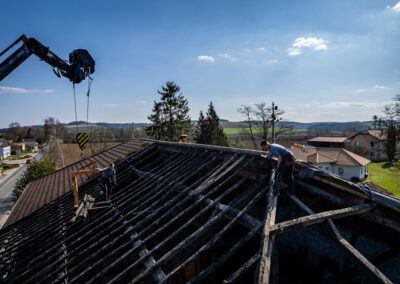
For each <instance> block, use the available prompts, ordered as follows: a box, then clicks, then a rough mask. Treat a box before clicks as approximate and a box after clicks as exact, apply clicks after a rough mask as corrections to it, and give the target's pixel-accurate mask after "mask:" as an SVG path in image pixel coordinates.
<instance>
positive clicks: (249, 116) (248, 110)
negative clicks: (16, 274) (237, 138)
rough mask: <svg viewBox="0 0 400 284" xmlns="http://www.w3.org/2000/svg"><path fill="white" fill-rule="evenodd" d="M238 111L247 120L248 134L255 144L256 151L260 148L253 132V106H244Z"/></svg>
mask: <svg viewBox="0 0 400 284" xmlns="http://www.w3.org/2000/svg"><path fill="white" fill-rule="evenodd" d="M237 111H238V112H239V113H241V114H243V115H244V116H245V118H246V119H245V121H246V123H247V126H248V129H249V132H248V133H247V134H248V135H249V137H250V140H251V141H252V142H253V146H254V149H257V148H258V147H257V143H256V139H255V137H254V132H253V124H254V119H253V113H254V111H253V108H252V107H251V106H246V105H242V107H241V108H239V109H238V110H237ZM245 133H246V132H245Z"/></svg>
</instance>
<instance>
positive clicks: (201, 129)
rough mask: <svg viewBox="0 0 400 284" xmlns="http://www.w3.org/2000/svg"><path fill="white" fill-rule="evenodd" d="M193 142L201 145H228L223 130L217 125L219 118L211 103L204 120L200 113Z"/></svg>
mask: <svg viewBox="0 0 400 284" xmlns="http://www.w3.org/2000/svg"><path fill="white" fill-rule="evenodd" d="M194 140H195V141H196V142H197V143H201V144H210V145H219V146H228V145H229V143H228V138H227V137H226V135H225V133H224V129H223V128H222V127H221V126H220V124H219V117H218V115H217V112H216V111H215V109H214V105H213V103H212V102H210V105H209V108H208V111H207V116H206V118H204V115H203V113H202V112H200V117H199V122H198V124H197V129H196V134H195V137H194Z"/></svg>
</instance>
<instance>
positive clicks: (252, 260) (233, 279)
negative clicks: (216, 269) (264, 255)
mask: <svg viewBox="0 0 400 284" xmlns="http://www.w3.org/2000/svg"><path fill="white" fill-rule="evenodd" d="M260 258H261V256H260V254H259V253H256V254H255V255H253V256H252V257H251V258H250V259H249V260H248V261H247V262H246V263H245V264H243V265H242V267H240V268H239V269H238V270H236V271H235V272H234V273H233V274H231V275H230V276H229V277H228V278H227V279H226V280H224V283H234V282H236V281H237V280H239V279H240V278H241V277H242V276H243V275H244V274H245V273H246V272H247V271H249V269H251V268H252V267H253V266H254V265H255V264H256V263H257V262H258V261H259V260H260Z"/></svg>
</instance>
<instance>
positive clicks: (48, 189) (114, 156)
mask: <svg viewBox="0 0 400 284" xmlns="http://www.w3.org/2000/svg"><path fill="white" fill-rule="evenodd" d="M152 143H153V142H152V141H151V140H146V139H134V140H131V141H129V142H126V143H122V144H119V145H117V146H115V147H113V148H110V149H107V150H105V151H103V152H101V153H99V154H97V155H95V156H93V158H94V159H95V160H96V162H97V166H98V167H100V168H101V167H106V166H107V165H108V163H109V162H111V161H112V162H114V163H115V162H118V161H120V160H121V159H124V158H126V157H128V156H130V155H132V154H135V153H137V152H139V151H141V150H142V149H144V148H147V147H148V146H149V145H151V144H152ZM88 165H91V163H90V161H89V160H88V159H85V160H81V161H79V162H77V163H75V164H72V165H70V166H68V167H65V168H63V169H60V170H58V171H56V172H54V173H52V174H50V175H47V176H45V177H43V178H41V179H39V180H37V181H34V182H31V183H30V184H29V185H28V186H27V187H26V189H25V191H24V193H23V194H22V195H21V197H20V199H19V200H18V202H17V204H16V205H15V206H14V208H13V209H12V211H11V213H10V216H9V217H8V219H7V222H6V223H5V224H4V226H3V228H5V227H7V226H9V225H11V224H13V223H15V222H17V221H19V220H21V219H22V218H24V217H25V216H28V215H30V214H31V213H33V212H35V211H36V210H38V209H40V208H42V207H43V206H44V205H46V204H49V203H51V202H52V201H54V200H56V199H57V198H59V197H60V196H62V195H64V194H65V193H67V192H69V191H71V190H72V182H71V172H73V171H76V170H77V169H79V168H81V167H83V166H88ZM80 177H81V178H78V186H80V185H82V184H83V183H85V182H86V181H87V180H88V179H89V176H87V175H82V176H80Z"/></svg>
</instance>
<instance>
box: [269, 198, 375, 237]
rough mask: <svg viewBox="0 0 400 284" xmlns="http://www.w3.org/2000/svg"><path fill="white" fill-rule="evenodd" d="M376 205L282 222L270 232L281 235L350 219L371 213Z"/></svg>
mask: <svg viewBox="0 0 400 284" xmlns="http://www.w3.org/2000/svg"><path fill="white" fill-rule="evenodd" d="M375 206H376V205H375V204H374V203H369V204H361V205H356V206H352V207H347V208H343V209H337V210H330V211H325V212H321V213H316V214H312V215H308V216H304V217H300V218H296V219H292V220H288V221H285V222H281V223H278V224H275V225H273V226H271V229H270V232H271V234H280V233H283V232H287V231H290V230H293V229H296V228H299V227H306V226H311V225H314V224H318V223H321V222H323V221H325V220H327V219H339V218H343V217H349V216H353V215H357V214H363V213H365V212H368V211H371V210H372V209H374V208H375Z"/></svg>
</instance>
